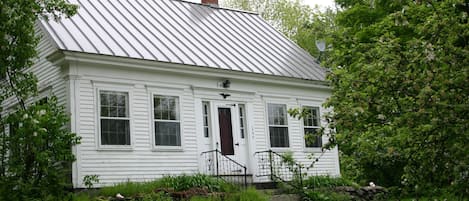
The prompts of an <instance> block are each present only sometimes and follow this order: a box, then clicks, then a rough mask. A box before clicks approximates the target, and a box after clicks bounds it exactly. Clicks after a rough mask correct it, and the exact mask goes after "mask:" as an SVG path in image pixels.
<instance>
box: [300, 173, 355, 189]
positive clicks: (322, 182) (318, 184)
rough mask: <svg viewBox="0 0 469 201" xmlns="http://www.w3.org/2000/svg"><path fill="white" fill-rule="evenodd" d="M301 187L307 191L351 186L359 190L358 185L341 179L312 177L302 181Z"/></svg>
mask: <svg viewBox="0 0 469 201" xmlns="http://www.w3.org/2000/svg"><path fill="white" fill-rule="evenodd" d="M303 185H304V186H305V187H306V188H308V189H314V188H324V187H325V188H332V187H337V186H352V187H355V188H359V185H358V184H356V183H354V182H352V181H349V180H347V179H345V178H342V177H330V176H312V177H309V178H308V179H305V180H304V181H303Z"/></svg>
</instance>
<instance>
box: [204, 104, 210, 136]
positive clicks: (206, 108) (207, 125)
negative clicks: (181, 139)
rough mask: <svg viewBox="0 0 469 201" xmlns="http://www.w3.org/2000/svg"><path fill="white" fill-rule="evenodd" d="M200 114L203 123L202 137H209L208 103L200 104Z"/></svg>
mask: <svg viewBox="0 0 469 201" xmlns="http://www.w3.org/2000/svg"><path fill="white" fill-rule="evenodd" d="M202 113H203V119H204V120H203V121H204V137H209V136H210V127H209V122H210V103H209V102H208V101H203V102H202Z"/></svg>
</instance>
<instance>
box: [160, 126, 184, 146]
mask: <svg viewBox="0 0 469 201" xmlns="http://www.w3.org/2000/svg"><path fill="white" fill-rule="evenodd" d="M154 122H155V123H154V126H155V129H154V130H155V145H156V146H181V124H180V122H175V121H158V120H155V121H154ZM165 124H166V125H165ZM168 125H175V127H174V128H170V127H168ZM164 126H166V127H164ZM163 129H165V130H166V131H163Z"/></svg>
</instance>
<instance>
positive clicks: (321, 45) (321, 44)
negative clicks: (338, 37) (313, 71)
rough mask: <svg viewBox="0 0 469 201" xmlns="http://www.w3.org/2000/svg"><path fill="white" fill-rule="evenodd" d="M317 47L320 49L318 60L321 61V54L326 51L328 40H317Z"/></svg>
mask: <svg viewBox="0 0 469 201" xmlns="http://www.w3.org/2000/svg"><path fill="white" fill-rule="evenodd" d="M316 48H318V50H319V58H318V61H319V62H321V56H322V54H323V53H324V51H326V41H325V40H324V39H321V40H316Z"/></svg>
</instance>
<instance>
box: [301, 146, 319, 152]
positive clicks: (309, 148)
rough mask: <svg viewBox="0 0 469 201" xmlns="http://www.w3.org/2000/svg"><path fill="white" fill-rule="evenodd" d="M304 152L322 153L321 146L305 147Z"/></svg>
mask: <svg viewBox="0 0 469 201" xmlns="http://www.w3.org/2000/svg"><path fill="white" fill-rule="evenodd" d="M303 152H305V153H321V152H322V150H321V147H305V148H303Z"/></svg>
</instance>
